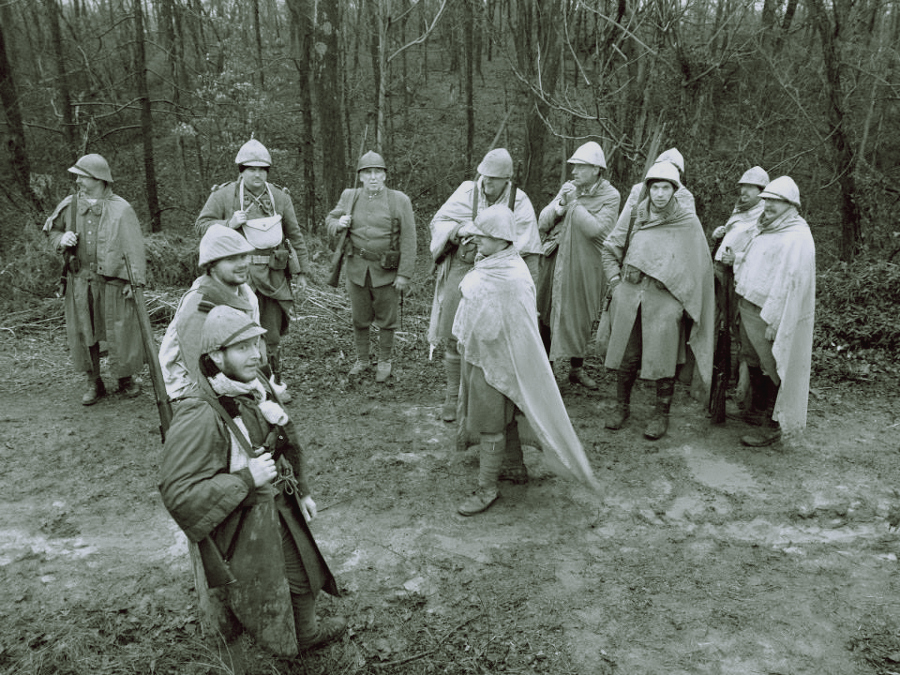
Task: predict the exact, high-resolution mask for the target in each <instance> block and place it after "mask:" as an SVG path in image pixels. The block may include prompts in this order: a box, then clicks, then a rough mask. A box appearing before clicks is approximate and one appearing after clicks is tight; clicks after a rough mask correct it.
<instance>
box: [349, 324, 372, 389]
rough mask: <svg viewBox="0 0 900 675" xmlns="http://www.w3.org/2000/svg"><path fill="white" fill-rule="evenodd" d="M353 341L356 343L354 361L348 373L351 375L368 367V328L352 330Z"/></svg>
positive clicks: (358, 373) (355, 374)
mask: <svg viewBox="0 0 900 675" xmlns="http://www.w3.org/2000/svg"><path fill="white" fill-rule="evenodd" d="M353 337H354V342H355V343H356V361H355V362H354V363H353V367H352V368H350V372H349V373H348V374H349V375H350V376H351V377H356V376H357V375H361V374H362V372H363V371H364V370H366V368H368V367H369V329H368V327H366V328H357V329H355V331H354V336H353Z"/></svg>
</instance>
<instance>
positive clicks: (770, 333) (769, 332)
mask: <svg viewBox="0 0 900 675" xmlns="http://www.w3.org/2000/svg"><path fill="white" fill-rule="evenodd" d="M766 340H768V341H769V342H775V328H774V327H773V326H766Z"/></svg>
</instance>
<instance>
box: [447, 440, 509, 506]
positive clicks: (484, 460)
mask: <svg viewBox="0 0 900 675" xmlns="http://www.w3.org/2000/svg"><path fill="white" fill-rule="evenodd" d="M487 439H490V440H487ZM494 439H496V440H494ZM479 450H480V459H479V463H478V489H477V490H475V492H473V493H472V494H471V495H470V496H469V497H468V498H467V499H466V500H465V501H464V502H463V503H462V504H460V505H459V508H458V509H457V511H458V512H459V514H460V515H462V516H474V515H475V514H476V513H481V512H482V511H486V510H487V509H488V508H489V507H490V505H491V504H493V503H494V502H495V501H497V499H498V498H499V497H500V492H499V491H498V489H497V479H498V477H499V475H500V465H501V464H502V463H503V456H504V455H505V454H506V435H505V434H482V435H481V447H480V448H479Z"/></svg>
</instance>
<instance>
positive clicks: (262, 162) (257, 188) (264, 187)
mask: <svg viewBox="0 0 900 675" xmlns="http://www.w3.org/2000/svg"><path fill="white" fill-rule="evenodd" d="M234 161H235V164H237V167H238V171H239V172H240V178H239V179H238V180H236V181H232V182H230V183H224V184H222V185H219V186H217V187H214V188H213V190H212V194H210V196H209V199H207V200H206V204H205V205H204V206H203V210H202V211H201V212H200V216H199V217H198V218H197V223H196V225H195V227H196V229H197V233H198V234H199V235H201V236H202V235H203V234H204V233H205V232H206V230H207V229H208V228H209V226H210V225H213V224H216V225H225V226H226V227H230V228H232V229H234V230H238V231H239V232H240V233H241V234H242V235H243V236H244V238H245V239H247V241H248V242H250V244H251V245H252V246H253V247H254V249H255V250H254V252H253V253H252V254H251V255H250V279H249V283H250V286H251V288H253V290H254V291H255V293H256V295H257V297H258V298H259V312H260V325H262V326H263V328H265V329H266V337H265V340H266V352H267V356H268V367H269V368H270V369H271V372H272V374H273V375H274V376H275V381H276V382H277V383H279V384H280V383H281V381H282V379H281V370H282V369H281V353H280V344H281V337H282V335H284V334H285V333H286V332H287V331H288V328H289V327H290V324H291V315H290V310H291V307H292V305H293V303H294V294H293V290H292V289H291V281H292V279H293V278H296V281H297V285H298V287H299V289H300V290H301V291H303V290H305V289H306V284H307V280H306V277H307V274H308V273H309V260H308V256H307V252H306V243H305V240H304V238H303V233H302V232H301V230H300V226H299V225H298V223H297V216H296V214H295V213H294V203H293V202H292V201H291V197H290V195H289V194H288V191H287V190H286V189H284V188H280V187H278V186H276V185H273V184H272V183H269V182H268V181H267V178H268V175H269V169H270V168H271V167H272V157H271V156H270V155H269V151H268V150H266V148H265V146H264V145H263V144H262V143H260V142H259V141H257V140H255V139H252V138H251V139H250V140H249V141H247V142H246V143H244V145H242V146H241V148H240V150H238V153H237V157H236V158H235V160H234Z"/></svg>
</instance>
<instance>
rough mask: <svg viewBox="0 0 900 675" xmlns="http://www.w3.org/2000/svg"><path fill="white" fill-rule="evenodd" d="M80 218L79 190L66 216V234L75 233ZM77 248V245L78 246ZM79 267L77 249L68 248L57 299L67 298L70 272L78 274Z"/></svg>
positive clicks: (75, 193)
mask: <svg viewBox="0 0 900 675" xmlns="http://www.w3.org/2000/svg"><path fill="white" fill-rule="evenodd" d="M77 217H78V190H75V191H74V192H72V201H71V202H70V203H69V211H68V213H67V214H66V232H74V231H75V227H74V225H73V223H74V222H75V219H76V218H77ZM76 246H77V244H76ZM76 265H77V258H76V256H75V247H74V246H67V247H66V250H65V251H63V266H62V269H61V270H60V271H59V284H58V285H57V287H56V297H57V298H64V297H66V286H68V284H69V272H70V271H71V272H77V271H78V270H76V269H75V267H76Z"/></svg>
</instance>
